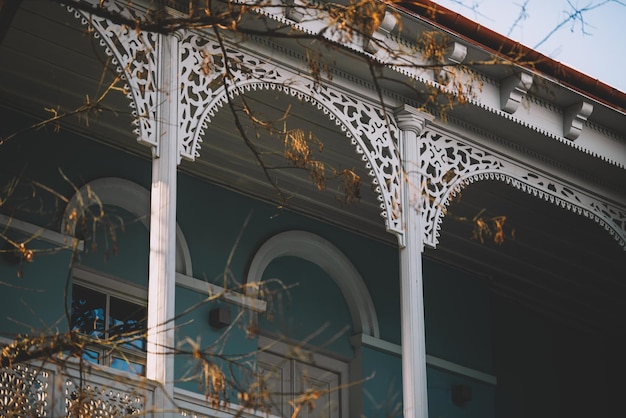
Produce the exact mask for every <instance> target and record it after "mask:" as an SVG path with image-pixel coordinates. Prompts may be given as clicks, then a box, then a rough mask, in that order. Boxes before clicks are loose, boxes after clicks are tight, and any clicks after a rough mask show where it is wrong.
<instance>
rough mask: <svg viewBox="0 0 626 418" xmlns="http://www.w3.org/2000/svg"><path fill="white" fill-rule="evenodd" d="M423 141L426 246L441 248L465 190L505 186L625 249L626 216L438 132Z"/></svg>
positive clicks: (430, 132) (425, 134)
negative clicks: (485, 183) (449, 216)
mask: <svg viewBox="0 0 626 418" xmlns="http://www.w3.org/2000/svg"><path fill="white" fill-rule="evenodd" d="M421 141H422V144H421V147H422V148H421V150H420V171H421V172H422V173H423V174H424V175H426V176H427V180H426V181H425V184H424V194H425V201H424V203H425V206H424V209H423V211H422V221H423V225H424V244H425V245H428V246H430V247H433V248H434V247H436V246H437V243H438V237H439V230H440V229H441V222H442V221H443V217H444V216H445V212H446V208H447V207H448V204H449V202H450V199H451V198H452V197H453V196H454V195H456V194H457V193H459V192H460V191H461V190H462V189H463V188H464V187H466V186H467V185H469V184H471V183H473V182H475V181H481V180H500V181H505V182H506V183H507V184H510V185H511V186H513V187H515V188H517V189H519V190H522V191H525V192H527V193H530V194H532V195H534V196H537V197H539V198H541V199H544V200H546V201H548V202H550V203H553V204H555V205H557V206H560V207H563V208H565V209H568V210H570V211H572V212H574V213H577V214H580V215H583V216H585V217H587V218H590V219H593V220H594V221H596V222H597V223H599V224H600V225H601V226H602V227H604V229H606V230H607V231H608V232H609V233H610V234H611V235H613V236H614V238H615V239H616V240H617V241H618V242H619V244H620V245H621V246H625V245H626V211H625V210H623V209H620V208H618V207H615V206H613V205H611V204H609V203H608V202H604V201H602V200H601V199H600V198H598V197H595V196H592V195H591V194H590V193H586V192H584V191H582V190H579V189H577V188H575V187H572V186H569V185H566V184H565V183H564V182H561V181H559V180H557V179H554V178H550V177H548V176H546V175H544V174H541V173H540V172H539V171H538V170H535V169H533V168H531V167H529V166H525V165H523V164H521V163H518V162H513V161H512V160H509V159H507V158H506V157H503V156H500V155H496V154H494V153H491V152H489V151H487V150H485V149H483V148H482V147H480V146H478V145H475V144H470V143H466V142H464V141H461V140H459V139H456V138H453V137H452V136H450V135H447V134H444V133H441V132H438V131H437V130H436V129H434V128H433V127H430V128H427V129H426V130H425V131H424V132H423V133H422V136H421Z"/></svg>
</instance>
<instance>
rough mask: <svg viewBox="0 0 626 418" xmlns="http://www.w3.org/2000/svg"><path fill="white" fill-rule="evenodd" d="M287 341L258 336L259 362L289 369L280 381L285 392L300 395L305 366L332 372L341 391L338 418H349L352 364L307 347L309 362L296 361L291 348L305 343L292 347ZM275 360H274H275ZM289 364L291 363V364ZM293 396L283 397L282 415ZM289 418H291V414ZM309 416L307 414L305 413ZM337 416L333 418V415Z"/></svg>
mask: <svg viewBox="0 0 626 418" xmlns="http://www.w3.org/2000/svg"><path fill="white" fill-rule="evenodd" d="M284 341H285V340H277V339H274V338H271V337H269V336H264V335H259V338H258V351H257V362H263V363H265V364H266V365H271V366H272V367H273V368H275V369H277V370H278V369H280V370H286V371H287V374H286V375H285V376H284V377H285V379H284V380H283V381H282V382H281V387H282V388H284V392H285V393H290V392H291V393H297V391H298V389H299V384H298V381H299V377H301V376H298V374H299V371H300V370H301V369H302V368H303V367H304V368H307V367H313V368H315V369H317V370H319V371H322V373H323V372H324V371H326V372H330V373H333V374H335V375H336V376H338V377H339V382H338V388H337V390H336V394H337V396H338V398H339V401H338V408H337V412H338V414H337V416H338V417H339V418H349V417H350V395H349V392H350V391H349V382H350V373H349V371H350V366H349V361H343V360H339V359H337V358H334V357H331V356H330V355H328V354H326V353H321V352H320V351H319V350H316V349H315V348H311V347H304V349H305V350H306V351H307V359H308V360H309V361H303V360H302V359H299V358H295V357H293V355H291V354H290V353H292V347H294V346H302V344H297V343H295V344H289V343H288V342H284ZM272 359H273V360H274V361H272ZM287 363H290V364H289V365H288V364H287ZM290 399H291V396H289V395H288V396H287V397H285V398H283V402H282V405H281V409H283V412H284V410H285V408H286V405H288V401H289V400H290ZM287 411H288V412H289V413H288V414H287V415H286V416H290V415H291V413H290V412H291V411H290V410H289V409H287ZM303 415H307V414H303ZM333 416H334V415H333Z"/></svg>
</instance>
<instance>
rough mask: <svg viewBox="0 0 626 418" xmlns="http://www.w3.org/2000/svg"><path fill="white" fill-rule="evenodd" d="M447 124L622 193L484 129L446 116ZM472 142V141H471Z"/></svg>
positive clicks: (595, 178)
mask: <svg viewBox="0 0 626 418" xmlns="http://www.w3.org/2000/svg"><path fill="white" fill-rule="evenodd" d="M448 122H451V123H454V124H455V125H457V126H461V127H463V128H465V129H467V130H468V131H471V132H473V133H475V134H477V135H480V136H481V137H484V138H489V139H491V140H492V141H494V142H496V143H498V144H501V145H504V146H505V147H507V148H509V149H512V150H515V151H517V152H519V153H521V154H524V155H527V156H530V157H532V158H533V159H535V160H537V161H541V162H542V163H546V164H548V165H550V166H552V167H556V168H558V169H559V170H563V171H565V172H567V173H570V174H574V175H576V176H577V177H580V178H582V179H585V180H588V181H590V182H593V183H596V184H599V185H602V187H604V188H605V189H607V190H611V191H614V192H618V193H619V192H623V190H622V189H619V188H617V187H615V184H613V183H607V182H605V181H601V180H599V179H598V178H597V177H594V176H592V175H591V174H590V173H589V172H583V171H581V170H576V169H573V168H572V167H571V166H569V165H565V164H563V163H560V162H558V161H556V160H554V159H551V158H548V157H546V156H545V155H544V154H540V153H538V152H535V151H530V150H529V149H528V148H526V147H524V146H522V145H521V144H518V143H515V142H511V141H509V140H507V139H505V138H503V137H501V136H498V135H494V134H493V133H491V132H488V131H485V130H484V129H481V128H479V127H477V126H475V125H472V124H470V123H469V122H467V121H465V120H462V119H458V118H456V117H454V116H448ZM472 142H473V141H472Z"/></svg>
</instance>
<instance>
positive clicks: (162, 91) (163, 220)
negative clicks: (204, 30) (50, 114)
mask: <svg viewBox="0 0 626 418" xmlns="http://www.w3.org/2000/svg"><path fill="white" fill-rule="evenodd" d="M177 48H178V39H177V38H176V37H175V36H165V35H163V36H161V38H160V42H159V52H158V60H159V62H158V86H159V94H158V98H159V101H158V109H157V119H158V129H157V139H158V147H157V148H155V149H154V152H153V159H152V188H151V193H150V194H151V196H150V199H151V200H150V266H149V284H148V286H149V288H148V338H147V339H148V344H147V346H148V353H147V370H146V377H147V378H148V379H153V380H156V381H157V382H159V383H160V384H161V385H162V388H163V389H164V391H165V394H163V393H158V394H157V396H155V398H156V401H155V408H156V414H155V415H154V416H166V415H167V412H166V411H167V410H169V409H171V403H170V402H169V400H170V399H171V396H172V395H173V393H174V357H173V356H172V355H171V354H168V353H169V352H170V351H171V350H172V348H173V347H174V323H173V322H168V321H169V320H171V319H172V318H173V317H174V315H175V311H174V292H175V284H176V172H177V166H178V160H179V148H178V133H177V132H178V129H177V126H178V121H177V114H178V98H177V91H176V89H177V82H176V80H177V73H178V60H177V57H178V51H177Z"/></svg>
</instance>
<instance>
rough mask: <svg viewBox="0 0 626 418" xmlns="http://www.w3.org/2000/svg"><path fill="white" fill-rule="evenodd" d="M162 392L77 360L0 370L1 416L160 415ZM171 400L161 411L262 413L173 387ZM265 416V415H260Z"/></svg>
mask: <svg viewBox="0 0 626 418" xmlns="http://www.w3.org/2000/svg"><path fill="white" fill-rule="evenodd" d="M158 396H165V395H164V393H163V391H162V390H161V387H160V386H159V385H158V384H157V383H156V382H153V381H149V380H147V379H145V378H142V377H138V376H133V375H130V374H127V373H124V372H118V371H116V370H113V369H110V368H100V367H97V366H95V365H92V364H88V365H83V368H82V371H81V369H80V367H79V364H78V362H76V361H71V360H69V361H65V362H63V363H62V365H56V364H51V363H48V364H44V365H30V364H19V365H17V366H15V367H13V368H4V369H2V370H1V371H0V416H2V417H9V416H15V417H68V418H69V417H72V418H86V417H90V418H91V417H99V418H107V417H126V416H142V417H152V416H155V415H157V413H158V415H159V416H163V415H162V413H163V412H164V411H157V409H156V407H155V405H156V403H155V399H156V398H157V397H158ZM174 402H175V406H174V407H173V408H172V410H170V411H166V412H167V413H166V414H165V416H173V417H177V416H180V417H191V418H208V417H215V418H222V417H223V418H226V417H230V416H234V415H240V416H243V417H254V416H260V415H255V414H252V413H244V414H241V411H240V410H239V409H238V407H237V406H236V405H235V406H228V405H227V406H226V407H225V408H223V409H220V410H215V409H212V408H210V407H208V406H207V402H206V399H205V397H204V396H203V395H201V394H197V393H193V392H189V391H185V390H179V389H176V391H175V394H174ZM263 416H265V415H263Z"/></svg>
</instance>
